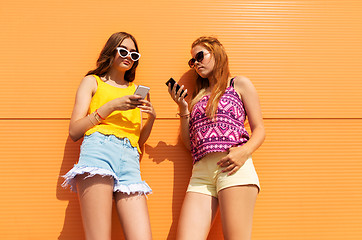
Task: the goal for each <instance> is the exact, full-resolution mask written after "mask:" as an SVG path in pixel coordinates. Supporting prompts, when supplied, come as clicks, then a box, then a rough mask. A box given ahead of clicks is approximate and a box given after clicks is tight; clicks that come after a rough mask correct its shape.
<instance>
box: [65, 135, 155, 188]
mask: <svg viewBox="0 0 362 240" xmlns="http://www.w3.org/2000/svg"><path fill="white" fill-rule="evenodd" d="M139 158H140V155H139V153H138V151H137V148H136V147H133V146H132V145H131V143H130V141H129V139H128V138H122V139H120V138H117V137H116V136H114V135H103V134H101V133H99V132H95V133H93V134H91V135H89V136H84V140H83V143H82V145H81V147H80V155H79V161H78V163H77V164H75V165H74V167H73V168H72V169H71V170H70V171H69V172H68V173H67V174H66V175H64V176H63V177H64V178H65V181H64V183H63V184H62V186H63V187H66V186H67V185H70V189H71V190H73V191H74V192H76V189H77V188H76V181H75V179H74V178H75V177H76V176H77V175H79V174H85V173H88V175H87V176H86V177H92V176H94V175H96V174H97V175H101V176H111V177H112V178H113V179H114V187H113V192H123V193H127V194H131V193H132V194H133V193H138V194H149V193H151V192H152V190H151V188H150V187H149V186H148V184H147V183H146V182H145V181H142V179H141V172H140V162H139Z"/></svg>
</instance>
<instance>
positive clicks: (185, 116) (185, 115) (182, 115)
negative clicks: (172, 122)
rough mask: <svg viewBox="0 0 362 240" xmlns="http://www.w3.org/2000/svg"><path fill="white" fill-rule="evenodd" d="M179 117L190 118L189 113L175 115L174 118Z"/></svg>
mask: <svg viewBox="0 0 362 240" xmlns="http://www.w3.org/2000/svg"><path fill="white" fill-rule="evenodd" d="M177 115H178V116H180V118H188V117H190V113H186V114H181V113H176V116H177Z"/></svg>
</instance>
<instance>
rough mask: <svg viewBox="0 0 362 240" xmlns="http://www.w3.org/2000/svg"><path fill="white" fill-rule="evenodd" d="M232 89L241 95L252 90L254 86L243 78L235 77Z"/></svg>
mask: <svg viewBox="0 0 362 240" xmlns="http://www.w3.org/2000/svg"><path fill="white" fill-rule="evenodd" d="M234 88H235V90H236V91H238V92H239V93H241V94H243V93H245V92H246V91H249V90H250V89H254V85H253V83H252V82H251V80H250V79H249V78H247V77H245V76H236V77H235V78H234Z"/></svg>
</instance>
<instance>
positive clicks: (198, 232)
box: [176, 192, 217, 240]
mask: <svg viewBox="0 0 362 240" xmlns="http://www.w3.org/2000/svg"><path fill="white" fill-rule="evenodd" d="M216 211H217V198H215V197H212V196H209V195H206V194H202V193H195V192H187V193H186V196H185V199H184V202H183V205H182V209H181V213H180V220H179V223H178V227H177V235H176V239H177V240H190V239H192V240H199V239H200V240H201V239H202V240H204V239H206V238H207V235H208V233H209V229H210V227H211V225H212V222H213V220H214V217H215V215H216Z"/></svg>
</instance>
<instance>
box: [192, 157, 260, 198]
mask: <svg viewBox="0 0 362 240" xmlns="http://www.w3.org/2000/svg"><path fill="white" fill-rule="evenodd" d="M226 155H227V153H226V152H217V153H209V154H207V155H206V156H205V157H203V158H202V159H201V160H200V161H198V162H196V163H195V164H194V166H193V169H192V176H191V179H190V183H189V186H188V188H187V192H198V193H203V194H207V195H211V196H213V197H216V198H217V195H218V192H219V191H220V190H222V189H224V188H228V187H232V186H242V185H256V186H257V187H258V190H259V191H260V184H259V178H258V175H257V173H256V171H255V168H254V164H253V160H252V159H251V157H250V158H249V159H248V160H247V161H246V162H245V164H244V165H243V166H242V167H241V168H240V169H239V170H238V171H237V172H236V173H234V174H232V175H230V176H228V175H227V174H228V172H225V173H223V172H221V171H222V170H223V169H224V167H221V166H219V165H217V162H218V161H219V160H220V159H221V158H223V157H225V156H226Z"/></svg>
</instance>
